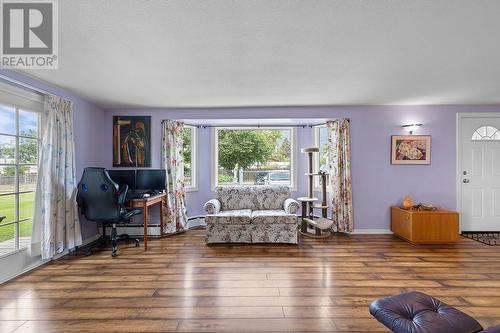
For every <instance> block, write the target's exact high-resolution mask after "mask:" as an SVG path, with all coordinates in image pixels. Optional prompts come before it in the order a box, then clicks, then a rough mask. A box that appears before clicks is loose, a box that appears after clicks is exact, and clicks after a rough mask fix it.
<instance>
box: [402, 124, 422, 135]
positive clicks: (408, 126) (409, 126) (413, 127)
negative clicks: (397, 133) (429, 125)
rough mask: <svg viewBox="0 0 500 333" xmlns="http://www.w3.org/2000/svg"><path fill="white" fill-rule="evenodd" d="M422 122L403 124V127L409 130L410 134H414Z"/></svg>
mask: <svg viewBox="0 0 500 333" xmlns="http://www.w3.org/2000/svg"><path fill="white" fill-rule="evenodd" d="M420 126H422V124H406V125H401V127H403V128H406V129H407V130H408V132H410V135H412V134H413V132H415V131H416V130H417V129H418V128H419V127H420Z"/></svg>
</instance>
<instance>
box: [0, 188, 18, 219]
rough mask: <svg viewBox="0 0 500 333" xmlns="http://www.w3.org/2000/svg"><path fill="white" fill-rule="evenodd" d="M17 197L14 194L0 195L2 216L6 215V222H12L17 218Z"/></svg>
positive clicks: (0, 214)
mask: <svg viewBox="0 0 500 333" xmlns="http://www.w3.org/2000/svg"><path fill="white" fill-rule="evenodd" d="M15 198H16V196H15V195H14V194H11V195H3V196H0V216H5V219H4V220H3V222H4V223H5V222H12V221H15V219H16V203H15Z"/></svg>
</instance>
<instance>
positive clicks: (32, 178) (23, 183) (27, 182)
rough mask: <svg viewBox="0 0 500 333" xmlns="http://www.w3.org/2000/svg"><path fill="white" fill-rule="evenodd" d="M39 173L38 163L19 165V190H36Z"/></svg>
mask: <svg viewBox="0 0 500 333" xmlns="http://www.w3.org/2000/svg"><path fill="white" fill-rule="evenodd" d="M37 175H38V171H37V166H36V165H21V166H19V192H26V191H34V190H36V179H37Z"/></svg>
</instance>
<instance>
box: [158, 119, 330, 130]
mask: <svg viewBox="0 0 500 333" xmlns="http://www.w3.org/2000/svg"><path fill="white" fill-rule="evenodd" d="M166 120H167V119H163V120H162V121H161V122H162V123H163V122H165V121H166ZM184 125H186V126H192V127H196V128H213V127H256V128H266V127H300V128H306V127H311V128H312V127H315V126H322V125H326V123H320V124H290V125H285V124H268V125H248V124H246V125H224V124H221V125H206V124H189V123H184Z"/></svg>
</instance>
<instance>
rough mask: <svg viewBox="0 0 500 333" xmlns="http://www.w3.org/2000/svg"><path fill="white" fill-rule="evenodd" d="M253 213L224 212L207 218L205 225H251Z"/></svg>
mask: <svg viewBox="0 0 500 333" xmlns="http://www.w3.org/2000/svg"><path fill="white" fill-rule="evenodd" d="M251 218H252V211H251V210H250V209H236V210H224V211H221V212H219V213H217V214H209V215H206V216H205V223H206V224H211V223H217V224H221V223H226V224H250V222H251Z"/></svg>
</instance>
